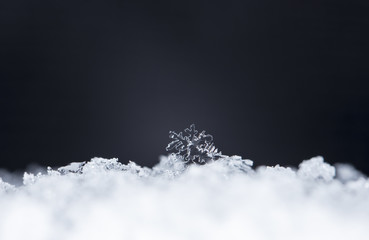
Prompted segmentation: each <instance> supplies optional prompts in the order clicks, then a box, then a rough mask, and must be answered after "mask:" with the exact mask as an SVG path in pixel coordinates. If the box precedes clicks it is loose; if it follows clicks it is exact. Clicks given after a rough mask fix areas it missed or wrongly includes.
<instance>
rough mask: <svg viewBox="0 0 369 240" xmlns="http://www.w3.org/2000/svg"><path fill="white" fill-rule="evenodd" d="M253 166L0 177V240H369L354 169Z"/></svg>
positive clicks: (363, 187) (169, 164)
mask: <svg viewBox="0 0 369 240" xmlns="http://www.w3.org/2000/svg"><path fill="white" fill-rule="evenodd" d="M251 165H252V162H251V161H250V160H244V159H242V158H241V157H239V156H231V157H228V156H226V157H223V158H220V159H218V160H217V161H211V162H209V163H207V164H205V165H199V164H190V165H188V164H186V163H185V162H184V161H183V156H182V155H169V156H162V157H161V159H160V162H159V163H158V164H157V165H156V166H155V167H153V168H146V167H141V166H138V165H137V164H135V163H134V162H129V163H128V164H122V163H120V162H118V160H117V159H103V158H93V159H92V160H91V161H88V162H81V163H71V164H70V165H68V166H65V167H61V168H59V169H52V168H48V169H47V171H45V172H44V173H38V174H32V173H25V174H24V177H23V185H21V186H13V185H11V184H9V183H5V182H3V181H2V180H0V239H1V240H12V239H17V240H24V239H34V240H64V239H68V240H77V239H78V240H81V239H89V240H91V239H114V240H115V239H117V240H118V239H119V240H122V239H130V240H131V239H170V240H172V239H253V240H258V239H309V240H311V239H325V240H326V239H355V240H361V239H363V240H364V239H369V232H368V226H369V180H368V178H367V177H365V176H363V175H362V174H360V173H359V172H358V171H357V170H355V169H354V168H353V167H352V166H349V165H339V166H337V167H333V166H331V165H329V164H328V163H325V162H324V161H323V158H322V157H316V158H312V159H310V160H307V161H304V162H302V163H301V164H300V166H299V168H298V169H297V170H295V169H291V168H288V167H282V166H275V167H266V166H264V167H259V168H257V169H252V168H251V167H250V166H251ZM335 172H337V173H339V174H337V176H335Z"/></svg>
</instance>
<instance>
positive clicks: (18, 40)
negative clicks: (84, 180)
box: [0, 0, 369, 174]
mask: <svg viewBox="0 0 369 240" xmlns="http://www.w3.org/2000/svg"><path fill="white" fill-rule="evenodd" d="M0 26H1V28H0V63H1V65H0V69H1V71H0V79H1V85H0V114H1V118H0V124H1V125H0V141H1V142H0V144H1V145H0V147H1V149H0V168H6V169H8V170H11V171H13V170H16V169H24V168H25V167H27V166H28V165H29V164H31V163H37V164H39V165H47V166H60V165H65V164H68V163H69V162H72V161H85V160H89V159H90V158H91V157H94V156H100V157H106V158H111V157H118V158H119V159H120V161H121V162H124V163H125V162H127V161H128V160H132V161H135V162H137V163H138V164H141V165H147V166H152V165H153V164H155V163H156V162H157V161H158V156H159V155H160V154H165V153H166V152H165V147H166V145H167V144H168V142H169V138H168V131H169V130H175V131H181V130H183V129H184V128H186V127H188V126H189V125H190V124H191V123H195V124H196V125H197V128H198V129H199V130H202V129H204V130H207V132H208V133H211V134H212V135H213V136H214V140H215V144H216V146H217V147H218V148H220V149H221V150H222V152H223V153H224V154H228V155H233V154H237V155H242V156H243V157H244V158H249V159H252V160H254V162H255V164H256V165H260V164H262V165H275V164H281V165H297V164H298V163H299V162H301V161H302V160H304V159H307V158H310V157H313V156H316V155H322V156H324V157H325V159H326V161H328V162H329V163H335V162H349V163H352V164H354V165H355V166H356V167H357V168H359V169H360V170H361V171H364V172H365V173H367V174H368V173H369V84H368V81H369V59H368V56H369V55H368V54H369V34H368V32H369V1H367V0H353V1H348V0H345V1H340V0H331V1H327V0H309V1H308V0H302V1H301V0H290V1H286V0H281V1H275V0H258V1H245V0H242V1H241V0H240V1H214V0H212V1H199V0H196V1H189V0H186V1H137V0H136V1H111V0H105V1H95V0H93V1H78V0H54V1H49V0H48V1H46V0H39V1H28V0H3V1H1V3H0Z"/></svg>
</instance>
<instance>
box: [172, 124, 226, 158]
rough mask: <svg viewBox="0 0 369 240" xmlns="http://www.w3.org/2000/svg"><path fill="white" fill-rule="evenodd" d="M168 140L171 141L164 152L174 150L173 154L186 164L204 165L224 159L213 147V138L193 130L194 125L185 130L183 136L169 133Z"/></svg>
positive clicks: (203, 132)
mask: <svg viewBox="0 0 369 240" xmlns="http://www.w3.org/2000/svg"><path fill="white" fill-rule="evenodd" d="M169 138H171V139H173V141H172V142H170V143H169V144H168V146H167V148H166V150H167V151H173V150H175V151H176V152H175V154H176V155H178V156H182V157H183V160H184V161H185V162H186V163H199V164H204V163H207V162H209V161H211V160H217V159H219V158H221V157H224V155H222V152H220V151H218V149H217V148H216V147H215V146H214V143H213V136H212V135H210V134H206V133H205V131H202V132H200V133H199V131H197V130H196V129H195V124H192V125H191V126H190V127H189V128H186V129H185V130H184V134H183V133H182V132H180V133H176V132H174V131H169Z"/></svg>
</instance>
